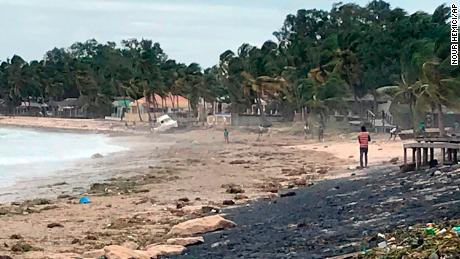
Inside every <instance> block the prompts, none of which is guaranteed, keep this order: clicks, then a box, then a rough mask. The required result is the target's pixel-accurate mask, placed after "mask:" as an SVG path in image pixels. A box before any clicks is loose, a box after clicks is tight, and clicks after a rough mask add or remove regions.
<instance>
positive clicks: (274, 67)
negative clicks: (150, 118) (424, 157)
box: [0, 0, 460, 124]
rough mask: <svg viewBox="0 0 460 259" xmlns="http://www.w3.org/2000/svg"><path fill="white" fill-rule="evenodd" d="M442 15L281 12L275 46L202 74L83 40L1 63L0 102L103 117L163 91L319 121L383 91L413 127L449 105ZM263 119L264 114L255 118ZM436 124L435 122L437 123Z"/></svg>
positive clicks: (451, 78)
mask: <svg viewBox="0 0 460 259" xmlns="http://www.w3.org/2000/svg"><path fill="white" fill-rule="evenodd" d="M449 18H450V8H449V7H448V6H446V5H440V6H439V7H438V8H436V9H435V10H434V12H433V13H432V14H429V13H425V12H416V13H414V14H408V13H407V12H406V11H405V10H403V9H400V8H391V6H390V4H389V3H387V2H384V1H380V0H374V1H372V2H370V3H369V4H368V5H366V6H359V5H356V4H341V3H340V4H335V5H333V6H332V8H331V10H329V11H324V10H317V9H310V10H304V9H301V10H298V11H297V13H296V14H289V15H287V17H286V19H285V21H284V24H282V26H281V28H280V29H279V30H277V31H276V32H274V33H273V35H274V36H275V38H276V40H268V41H266V42H265V43H264V44H263V45H262V46H260V47H257V46H251V45H249V44H247V43H244V44H242V45H241V46H240V47H239V48H238V51H237V52H233V51H231V50H227V51H225V52H224V53H222V54H221V55H220V61H219V64H216V65H215V66H213V67H210V68H207V69H204V70H203V69H202V68H201V67H200V66H199V64H197V63H192V64H188V65H186V64H183V63H179V62H177V61H175V60H172V59H168V57H167V55H166V53H164V51H163V50H162V49H161V47H160V44H159V43H153V42H152V41H150V40H136V39H130V40H124V41H122V42H121V45H120V46H117V45H116V44H115V43H113V42H108V43H106V44H102V43H98V42H97V41H95V40H89V41H86V42H84V43H75V44H73V45H72V46H71V47H70V48H67V49H58V48H55V49H53V50H51V51H48V52H47V53H46V54H45V56H44V58H43V59H42V60H40V61H31V62H26V61H25V60H23V59H22V58H21V57H19V56H13V57H12V58H11V59H10V60H7V61H5V62H2V63H1V65H0V97H1V98H2V99H4V100H5V101H6V103H7V104H8V105H10V106H15V105H18V104H19V103H20V102H21V101H24V100H27V99H30V98H34V99H37V100H40V101H43V102H45V101H48V100H50V99H53V100H62V99H63V98H68V97H74V98H80V99H81V100H82V102H83V103H84V104H85V106H86V107H87V109H88V110H92V111H96V112H99V113H101V114H106V113H107V112H108V111H109V110H110V104H111V101H112V100H113V98H114V97H116V96H130V97H132V98H133V99H138V98H140V97H142V96H146V97H147V96H150V95H152V94H159V95H161V96H167V95H168V94H169V93H172V94H175V95H181V96H184V97H186V98H188V99H189V100H190V103H191V106H192V109H193V110H194V111H195V112H196V111H197V105H198V102H199V100H200V99H201V98H203V99H204V100H205V101H208V102H213V101H215V100H220V101H224V102H228V103H231V111H232V113H234V114H237V113H240V112H244V111H245V110H246V109H248V108H249V107H251V106H253V105H256V106H258V107H259V109H260V110H262V109H261V106H262V99H264V98H266V99H269V100H270V104H272V105H273V107H270V106H269V107H267V111H268V110H270V109H276V110H279V111H281V113H282V114H283V116H285V117H286V118H287V119H292V117H293V116H294V111H297V112H298V113H302V112H305V113H309V114H314V115H317V116H318V117H319V118H320V120H324V119H325V118H326V115H327V114H328V112H330V111H331V110H341V109H344V108H346V103H345V102H344V98H345V97H351V98H355V100H358V99H359V97H362V96H364V95H365V94H372V95H374V96H375V97H376V96H378V95H379V94H382V93H385V94H389V95H391V96H393V97H394V100H395V101H397V102H400V103H405V104H408V105H409V106H410V109H411V111H412V115H413V116H412V117H413V121H414V123H415V122H416V121H417V120H419V119H420V116H421V114H422V113H423V111H425V110H428V109H432V110H433V111H437V112H438V113H442V107H443V106H448V107H454V106H457V105H458V103H459V102H458V100H459V99H458V98H459V97H460V93H459V92H460V86H459V85H458V82H460V80H459V69H458V67H455V66H451V65H450V22H449ZM261 115H262V116H261V117H262V120H263V121H264V118H263V117H264V113H262V114H261ZM440 123H441V124H442V121H440Z"/></svg>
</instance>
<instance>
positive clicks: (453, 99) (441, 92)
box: [418, 60, 460, 136]
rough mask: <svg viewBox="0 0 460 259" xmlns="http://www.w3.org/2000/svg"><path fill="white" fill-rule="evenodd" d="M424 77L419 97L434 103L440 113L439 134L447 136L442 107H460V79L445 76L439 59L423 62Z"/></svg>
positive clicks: (421, 99)
mask: <svg viewBox="0 0 460 259" xmlns="http://www.w3.org/2000/svg"><path fill="white" fill-rule="evenodd" d="M422 71H423V79H422V82H421V85H420V92H419V94H418V97H419V99H420V102H422V101H424V102H425V103H427V104H429V105H432V107H435V108H436V111H437V114H438V127H439V134H440V135H441V136H445V134H446V132H445V129H444V121H443V111H442V107H443V106H446V107H453V108H459V107H460V104H459V102H458V98H459V97H460V81H458V80H456V79H454V78H444V76H443V74H442V72H441V71H440V62H439V61H438V60H431V61H427V62H425V63H424V64H423V67H422Z"/></svg>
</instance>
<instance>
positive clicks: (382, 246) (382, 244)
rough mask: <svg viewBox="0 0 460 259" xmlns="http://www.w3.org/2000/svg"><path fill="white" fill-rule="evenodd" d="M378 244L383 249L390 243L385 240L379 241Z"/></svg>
mask: <svg viewBox="0 0 460 259" xmlns="http://www.w3.org/2000/svg"><path fill="white" fill-rule="evenodd" d="M377 246H378V247H379V248H381V249H383V248H386V247H387V246H388V245H387V242H385V241H383V242H380V243H378V244H377Z"/></svg>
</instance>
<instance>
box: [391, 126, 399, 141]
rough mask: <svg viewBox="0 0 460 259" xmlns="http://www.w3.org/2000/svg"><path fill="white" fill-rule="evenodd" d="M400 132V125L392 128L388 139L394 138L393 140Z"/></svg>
mask: <svg viewBox="0 0 460 259" xmlns="http://www.w3.org/2000/svg"><path fill="white" fill-rule="evenodd" d="M398 133H399V126H396V127H394V128H392V129H391V130H390V138H389V139H388V140H391V138H393V140H396V137H397V136H398Z"/></svg>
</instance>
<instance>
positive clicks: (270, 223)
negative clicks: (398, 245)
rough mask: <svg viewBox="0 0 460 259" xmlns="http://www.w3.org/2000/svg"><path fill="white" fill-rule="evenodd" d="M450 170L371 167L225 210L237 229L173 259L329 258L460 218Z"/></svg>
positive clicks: (457, 182) (456, 176)
mask: <svg viewBox="0 0 460 259" xmlns="http://www.w3.org/2000/svg"><path fill="white" fill-rule="evenodd" d="M453 170H454V169H453V168H444V169H443V171H445V172H442V173H441V174H440V173H439V172H438V173H434V171H435V170H434V169H431V171H423V172H410V173H399V172H398V170H397V169H396V168H394V167H393V168H392V167H386V168H385V167H382V168H374V169H370V170H368V171H367V172H366V174H365V175H364V177H360V178H349V179H336V180H327V181H323V182H319V183H318V184H316V185H314V186H312V187H309V188H305V189H302V190H297V191H296V195H295V196H291V197H285V198H277V199H276V200H274V201H272V202H258V203H255V204H253V205H252V206H251V207H250V208H238V209H232V210H228V211H226V213H227V215H228V216H227V218H229V219H230V220H233V221H235V222H236V223H237V224H238V226H237V227H236V228H235V229H232V230H228V231H223V232H217V233H212V234H208V235H206V236H205V243H204V244H203V245H201V246H196V247H191V248H190V249H189V250H187V252H186V254H184V255H182V256H177V257H172V258H326V257H331V256H338V255H343V254H348V253H352V252H357V251H360V247H361V246H362V240H363V236H364V235H369V236H373V235H376V234H377V233H379V232H380V233H386V232H392V231H394V230H395V229H397V228H406V229H407V227H408V226H411V225H414V224H418V223H420V224H426V223H428V222H434V223H436V222H440V221H444V220H449V219H454V218H456V217H457V218H458V215H460V206H459V204H460V192H459V186H460V172H459V171H453ZM448 171H450V172H448ZM366 246H369V247H373V246H374V247H375V246H376V243H375V242H374V243H372V242H371V243H370V244H367V245H366Z"/></svg>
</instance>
